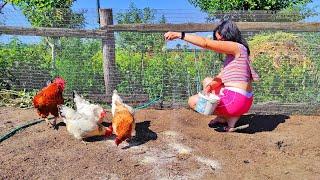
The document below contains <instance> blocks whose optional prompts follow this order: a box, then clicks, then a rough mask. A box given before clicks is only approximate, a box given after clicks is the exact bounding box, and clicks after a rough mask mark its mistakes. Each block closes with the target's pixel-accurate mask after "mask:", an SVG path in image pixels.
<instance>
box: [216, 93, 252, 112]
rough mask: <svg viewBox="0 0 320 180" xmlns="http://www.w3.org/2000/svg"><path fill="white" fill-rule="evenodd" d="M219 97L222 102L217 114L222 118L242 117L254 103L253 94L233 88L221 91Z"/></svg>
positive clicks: (217, 108)
mask: <svg viewBox="0 0 320 180" xmlns="http://www.w3.org/2000/svg"><path fill="white" fill-rule="evenodd" d="M218 96H219V97H220V102H219V104H218V106H217V107H216V109H215V114H216V115H220V116H229V117H230V116H241V115H243V114H244V113H247V112H248V111H249V109H250V107H251V105H252V101H253V94H252V93H249V92H246V91H244V90H242V89H239V88H233V87H225V88H223V89H221V91H220V93H219V95H218Z"/></svg>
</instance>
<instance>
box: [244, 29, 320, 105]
mask: <svg viewBox="0 0 320 180" xmlns="http://www.w3.org/2000/svg"><path fill="white" fill-rule="evenodd" d="M306 37H307V36H302V35H297V34H292V33H284V32H278V33H264V34H260V35H256V36H255V37H254V38H253V39H252V40H251V41H249V44H250V47H252V48H251V52H252V56H253V64H254V66H255V67H256V69H257V71H258V72H259V75H260V78H261V81H260V82H259V83H257V84H256V88H255V92H256V98H257V99H259V101H262V102H264V101H280V102H315V101H317V100H316V99H315V98H314V95H315V94H317V92H318V90H317V89H315V88H314V86H316V87H317V86H319V84H313V83H312V82H315V77H316V74H317V73H316V72H317V71H316V69H319V66H318V65H317V62H316V61H318V60H316V59H314V58H312V57H311V56H310V55H311V52H310V49H308V48H307V47H308V46H310V45H309V42H308V41H307V39H306Z"/></svg>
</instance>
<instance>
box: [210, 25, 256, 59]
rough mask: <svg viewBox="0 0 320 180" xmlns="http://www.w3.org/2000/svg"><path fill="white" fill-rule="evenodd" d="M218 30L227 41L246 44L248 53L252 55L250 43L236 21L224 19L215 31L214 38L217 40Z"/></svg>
mask: <svg viewBox="0 0 320 180" xmlns="http://www.w3.org/2000/svg"><path fill="white" fill-rule="evenodd" d="M216 32H218V33H219V34H220V35H221V37H222V38H223V39H224V40H225V41H233V42H237V43H240V44H242V45H244V46H245V47H246V48H247V52H248V55H250V49H249V45H248V43H247V41H246V40H245V39H244V38H243V37H242V35H241V32H240V30H239V28H238V27H237V25H236V23H234V22H233V21H230V20H225V21H222V22H221V24H219V25H218V26H217V27H216V29H215V30H214V31H213V37H214V40H217V37H216Z"/></svg>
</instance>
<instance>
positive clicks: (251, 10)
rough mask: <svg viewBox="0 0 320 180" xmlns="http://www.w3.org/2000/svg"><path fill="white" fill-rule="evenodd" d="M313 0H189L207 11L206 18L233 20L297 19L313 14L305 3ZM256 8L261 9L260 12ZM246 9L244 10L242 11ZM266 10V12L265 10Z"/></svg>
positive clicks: (210, 19)
mask: <svg viewBox="0 0 320 180" xmlns="http://www.w3.org/2000/svg"><path fill="white" fill-rule="evenodd" d="M312 1H313V0H266V1H252V0H243V1H240V0H224V1H221V0H189V2H190V3H191V4H193V5H194V6H195V7H199V8H200V9H201V10H202V11H204V12H206V13H208V17H207V20H208V21H215V19H217V18H218V19H230V18H231V19H232V20H234V21H271V22H273V21H276V22H281V21H299V20H302V19H304V18H306V17H309V16H312V15H314V14H315V12H316V11H315V9H314V8H311V7H307V6H306V5H307V4H308V3H310V2H312ZM256 10H263V12H262V13H259V12H257V11H256ZM244 11H246V12H244ZM267 11H268V12H267Z"/></svg>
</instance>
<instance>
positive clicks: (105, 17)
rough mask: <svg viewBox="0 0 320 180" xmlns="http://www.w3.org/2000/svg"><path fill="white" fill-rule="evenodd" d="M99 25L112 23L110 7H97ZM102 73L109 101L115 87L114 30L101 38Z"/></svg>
mask: <svg viewBox="0 0 320 180" xmlns="http://www.w3.org/2000/svg"><path fill="white" fill-rule="evenodd" d="M99 11H100V26H101V27H104V26H107V25H113V15H112V9H99ZM102 56H103V73H104V82H105V88H106V97H107V102H108V101H111V96H112V91H113V90H114V89H115V87H116V85H117V82H116V79H117V78H116V64H115V38H114V32H109V33H107V37H106V38H105V39H102Z"/></svg>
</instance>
